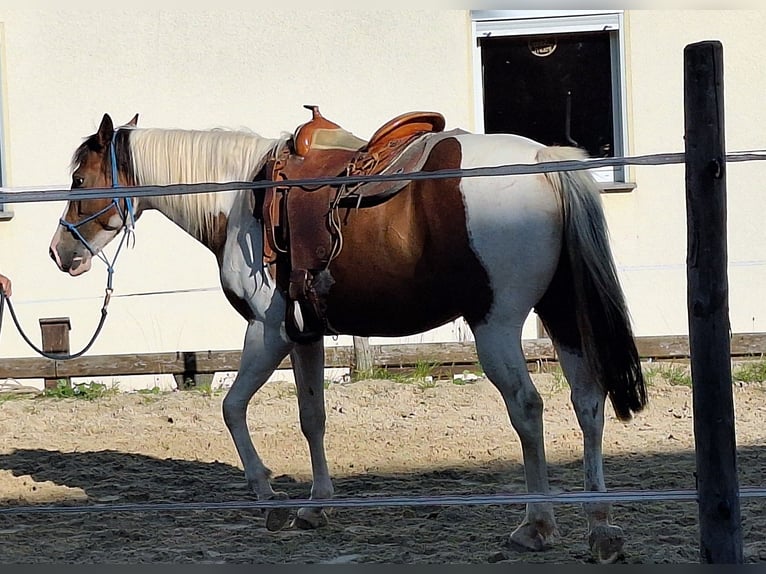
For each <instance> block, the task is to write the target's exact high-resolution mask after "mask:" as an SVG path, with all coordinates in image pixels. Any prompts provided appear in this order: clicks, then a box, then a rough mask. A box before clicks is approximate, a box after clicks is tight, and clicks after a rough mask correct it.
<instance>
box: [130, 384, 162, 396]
mask: <svg viewBox="0 0 766 574" xmlns="http://www.w3.org/2000/svg"><path fill="white" fill-rule="evenodd" d="M136 392H137V393H138V394H139V395H161V394H162V393H163V390H162V389H161V388H160V387H158V386H156V385H155V386H153V387H152V388H151V389H138V390H136Z"/></svg>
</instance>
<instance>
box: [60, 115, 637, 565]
mask: <svg viewBox="0 0 766 574" xmlns="http://www.w3.org/2000/svg"><path fill="white" fill-rule="evenodd" d="M136 119H137V117H136V118H134V119H133V120H132V121H131V122H129V123H128V124H125V125H123V126H119V127H117V128H116V129H115V127H114V124H113V122H112V120H111V118H110V117H109V115H108V114H106V115H104V117H103V119H102V121H101V124H100V126H99V129H98V132H97V133H95V134H93V135H91V136H90V137H88V138H86V139H85V140H84V142H83V143H82V144H81V145H80V146H79V147H78V148H77V150H76V151H75V153H74V157H73V160H72V188H73V189H81V188H104V187H110V186H112V185H113V184H116V185H120V186H135V185H168V184H182V183H205V182H229V181H252V180H254V178H257V177H258V174H259V173H262V171H263V169H262V168H263V166H264V163H265V162H266V161H267V158H269V157H270V155H271V154H272V153H274V150H275V149H277V147H278V146H281V145H284V144H285V142H286V140H288V139H289V137H290V136H288V135H283V136H281V137H280V138H276V139H270V138H264V137H260V136H259V135H257V134H255V133H252V132H247V131H229V130H220V129H216V130H211V131H198V130H176V129H144V128H139V127H137V126H136ZM429 153H430V156H429V157H428V159H427V161H426V162H425V164H424V166H423V168H422V171H435V170H440V169H455V168H472V167H478V166H497V165H507V164H517V163H536V162H543V161H552V160H563V159H581V158H583V157H584V156H583V154H582V153H581V152H580V151H579V150H576V149H571V148H563V147H547V146H544V145H542V144H539V143H537V142H534V141H531V140H529V139H526V138H523V137H520V136H515V135H505V134H502V135H501V134H495V135H483V134H471V133H465V132H463V133H460V134H457V135H455V136H454V137H447V138H444V139H443V140H442V141H440V142H439V143H438V144H437V145H435V146H434V147H433V149H431V150H430V152H429ZM115 178H116V180H117V181H114V179H115ZM258 193H261V190H256V191H253V190H252V189H250V190H239V191H230V192H211V193H198V194H181V195H175V196H174V195H167V196H156V197H135V198H132V201H129V200H125V199H115V200H110V199H102V198H92V199H90V198H89V199H81V200H77V201H74V200H73V201H70V202H69V203H68V204H67V207H66V209H65V211H64V215H63V218H62V220H61V221H60V222H59V224H58V226H57V229H56V231H55V234H54V236H53V239H52V242H51V244H50V255H51V257H52V258H53V260H54V261H55V262H56V264H57V265H58V267H59V268H60V269H61V270H62V271H64V272H67V273H69V274H70V275H73V276H74V275H80V274H82V273H84V272H86V271H87V270H88V269H89V268H90V266H91V260H92V257H93V256H94V255H98V254H99V253H100V251H101V249H102V248H103V247H104V246H105V245H107V244H108V243H109V242H110V241H111V240H112V239H114V238H115V236H117V235H118V233H119V232H120V230H121V229H123V228H124V227H125V226H126V225H128V224H130V223H132V221H134V220H137V219H138V218H139V217H140V216H141V214H142V213H143V212H144V211H145V210H147V209H157V210H159V211H160V212H161V213H163V214H164V215H165V216H166V217H167V218H169V219H170V220H172V221H173V222H175V223H176V224H177V225H179V226H180V227H181V228H183V229H184V230H185V231H186V232H188V233H189V234H191V235H192V236H193V237H194V238H196V239H197V240H199V241H200V242H201V243H202V244H204V245H205V246H207V247H208V248H209V249H210V251H212V253H213V254H214V255H215V257H216V259H217V261H218V264H219V267H220V281H221V286H222V288H223V292H224V293H225V295H226V297H227V298H228V300H229V301H230V302H231V304H232V305H233V306H234V307H235V308H236V310H237V311H238V312H239V313H240V314H241V315H242V317H243V318H244V319H245V320H246V321H247V328H246V332H245V341H244V348H243V351H242V359H241V364H240V367H239V371H238V373H237V376H236V379H235V381H234V383H233V385H232V386H231V388H230V389H229V391H228V393H227V394H226V396H225V398H224V400H223V408H222V410H223V418H224V421H225V424H226V426H227V428H228V430H229V432H230V434H231V437H232V440H233V442H234V445H235V447H236V449H237V452H238V454H239V457H240V459H241V461H242V464H243V467H244V473H245V476H246V478H247V481H248V485H249V486H250V487H251V488H252V490H253V491H254V492H255V494H256V495H257V497H258V498H259V499H274V498H277V499H280V498H285V497H286V494H284V493H281V492H275V491H274V490H273V489H272V486H271V483H270V479H269V477H270V474H271V472H270V470H269V469H268V468H267V467H266V466H265V465H264V463H263V462H262V460H261V458H260V457H259V455H258V453H257V451H256V449H255V447H254V445H253V441H252V439H251V437H250V434H249V432H248V427H247V422H246V410H247V405H248V403H249V401H250V400H251V398H252V397H253V395H254V394H255V393H256V391H258V389H259V388H260V387H261V386H262V385H263V384H264V383H265V382H266V380H267V379H268V378H269V376H270V375H271V374H272V373H273V372H274V370H275V369H276V367H277V366H278V365H279V363H280V362H281V361H282V360H283V359H284V358H285V357H286V356H287V355H288V354H289V355H290V358H291V361H292V365H293V369H294V372H295V377H296V387H297V397H298V404H299V413H300V414H299V416H300V425H301V430H302V432H303V434H304V436H305V437H306V440H307V441H308V446H309V451H310V457H311V466H312V473H313V482H312V488H311V497H312V499H330V498H331V497H332V495H333V484H332V481H331V478H330V475H329V471H328V466H327V460H326V455H325V447H324V435H325V406H324V394H323V368H324V346H323V341H322V340H321V337H320V340H318V341H314V342H301V343H296V342H295V341H294V340H293V339H291V338H290V337H289V336H288V334H287V332H286V328H285V311H286V306H287V303H288V299H287V294H286V293H285V291H284V289H283V288H281V287H280V286H279V285H278V284H277V283H276V282H275V280H274V279H273V278H272V277H271V275H270V273H269V272H268V270H267V265H266V264H264V263H263V261H264V258H263V248H264V239H263V237H264V235H263V227H262V225H263V222H262V219H261V217H259V214H258V212H257V210H256V205H257V195H258ZM341 221H342V226H343V228H342V231H343V238H344V246H343V250H342V251H341V252H340V254H339V255H338V257H337V258H336V259H335V260H333V262H332V265H331V266H330V271H331V273H332V276H333V279H334V281H335V282H334V284H333V285H332V287H331V289H330V291H329V295H328V299H327V318H328V321H329V323H331V324H332V325H333V327H334V328H335V329H336V330H337V331H338V332H340V333H344V334H349V335H359V336H371V335H376V336H392V337H396V336H404V335H410V334H414V333H419V332H423V331H425V330H428V329H431V328H434V327H436V326H439V325H442V324H445V323H447V322H449V321H452V320H454V319H456V318H458V317H460V316H462V317H464V318H465V319H466V321H467V322H468V324H469V325H470V327H471V329H472V332H473V334H474V337H475V343H476V350H477V353H478V357H479V360H480V362H481V366H482V368H483V371H484V373H485V374H486V376H487V377H488V378H489V380H490V381H492V383H493V384H494V385H495V387H496V388H497V389H498V391H499V392H500V395H501V397H502V399H503V401H504V403H505V406H506V407H507V409H508V416H509V418H510V422H511V425H512V426H513V428H514V429H515V430H516V432H517V433H518V436H519V438H520V442H521V447H522V453H523V462H524V472H525V478H526V485H527V490H528V491H529V492H531V493H542V494H547V493H549V491H550V489H549V483H548V476H547V474H548V473H547V466H546V458H545V447H544V441H543V419H542V413H543V401H542V399H541V397H540V394H539V393H538V392H537V390H536V389H535V387H534V385H533V382H532V380H531V377H530V375H529V373H528V370H527V365H526V362H525V358H524V355H523V352H522V344H521V333H522V325H523V323H524V321H525V319H526V318H527V316H528V315H529V313H530V311H531V310H532V309H535V311H536V312H537V314H538V316H539V317H540V319H541V320H542V322H543V324H544V326H545V328H546V329H547V332H548V333H549V335H550V337H551V339H552V342H553V344H554V346H555V349H556V352H557V353H558V357H559V359H560V364H561V368H562V370H563V373H564V375H565V376H566V379H567V381H568V383H569V385H570V388H571V399H572V403H573V406H574V410H575V413H576V415H577V420H578V422H579V425H580V427H581V428H582V433H583V444H584V449H583V466H584V488H585V490H586V491H605V490H606V486H605V481H604V470H603V460H602V436H603V428H604V417H605V414H604V413H605V399H606V397H609V399H610V401H611V404H612V406H613V410H614V413H615V415H616V416H617V418H618V419H620V420H623V421H627V420H629V419H630V418H631V417H632V415H633V414H634V413H636V412H639V411H641V409H642V408H643V407H644V406H645V404H646V401H647V397H646V389H645V386H644V381H643V378H642V373H641V366H640V361H639V356H638V352H637V349H636V346H635V342H634V337H633V333H632V329H631V325H630V319H629V315H628V313H627V310H626V305H625V301H624V295H623V292H622V290H621V287H620V285H619V282H618V278H617V273H616V270H615V265H614V261H613V257H612V254H611V250H610V246H609V243H608V232H607V228H606V223H605V218H604V214H603V209H602V205H601V200H600V196H599V191H598V189H597V186H596V185H595V183H594V181H593V179H592V178H591V176H590V174H589V173H588V172H587V171H584V170H577V171H569V172H566V171H565V172H552V173H546V174H533V175H504V176H492V177H465V178H460V177H453V178H450V179H435V178H434V179H415V180H412V181H410V182H409V183H408V184H407V185H406V187H404V188H403V189H402V190H401V191H399V192H398V193H396V194H395V195H393V196H392V197H391V198H389V199H387V200H386V201H384V202H382V203H380V204H379V205H376V206H374V207H363V208H358V209H357V208H354V207H352V208H348V209H346V210H345V211H344V214H343V217H342V218H341ZM327 506H331V502H330V500H328V505H327ZM583 506H584V510H585V514H586V518H587V525H588V538H589V544H590V546H591V550H592V552H593V553H594V556H595V558H596V559H597V560H599V561H603V562H609V561H614V560H615V559H617V558H618V557H619V556H620V555H621V554H622V547H623V541H624V537H623V532H622V530H621V529H620V527H619V526H616V525H613V524H611V523H610V518H611V516H610V515H611V507H610V505H609V504H608V503H602V502H589V503H586V504H584V505H583ZM289 515H290V513H289V510H288V509H286V508H282V509H280V508H274V509H270V510H269V511H267V512H266V526H267V528H269V529H271V530H274V529H280V528H282V527H283V526H285V525H286V524H287V522H288V520H289ZM326 521H327V516H326V514H325V512H324V510H323V509H321V508H317V507H313V506H312V507H310V508H301V509H299V511H298V513H297V517H296V518H295V519H294V521H293V524H294V525H295V526H298V527H304V528H313V527H319V526H322V525H324V524H325V523H326ZM557 535H558V531H557V527H556V521H555V517H554V510H553V505H552V504H550V503H544V502H534V503H529V504H528V505H527V507H526V515H525V518H524V520H523V521H522V523H521V524H520V525H519V526H518V527H517V528H516V529H515V530H514V531H513V532H512V534H511V541H512V542H514V543H515V544H517V545H520V546H522V547H524V548H526V549H530V550H542V549H544V548H546V547H548V546H549V545H550V544H551V543H552V542H553V541H554V540H555V539H556V537H557Z"/></svg>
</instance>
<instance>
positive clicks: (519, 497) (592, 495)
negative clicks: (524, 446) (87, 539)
mask: <svg viewBox="0 0 766 574" xmlns="http://www.w3.org/2000/svg"><path fill="white" fill-rule="evenodd" d="M739 497H740V498H763V497H766V488H762V487H744V488H741V489H740V492H739ZM671 500H673V501H679V500H680V501H696V500H697V491H696V490H661V491H652V490H644V491H642V490H635V491H612V492H566V493H561V494H550V495H543V494H484V495H482V494H476V495H441V496H413V497H408V496H371V497H350V498H332V499H326V500H302V499H292V500H274V499H272V500H257V501H256V500H253V501H250V500H238V501H231V502H157V503H127V504H88V505H78V506H59V505H42V506H15V507H6V508H0V516H2V515H5V514H81V513H88V514H89V513H105V512H167V511H199V510H211V511H216V510H217V511H221V510H256V509H260V510H266V509H271V508H321V507H332V508H371V507H372V508H382V507H402V506H491V505H503V504H529V503H546V502H550V503H556V504H581V503H588V502H600V503H604V502H610V503H620V502H666V501H671Z"/></svg>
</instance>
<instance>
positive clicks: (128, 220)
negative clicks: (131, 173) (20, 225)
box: [0, 130, 136, 360]
mask: <svg viewBox="0 0 766 574" xmlns="http://www.w3.org/2000/svg"><path fill="white" fill-rule="evenodd" d="M117 131H118V130H115V132H114V134H113V135H112V139H111V141H110V142H109V153H110V155H111V156H112V157H111V162H112V165H111V167H112V188H117V187H120V183H119V181H118V178H117V152H116V144H115V140H116V139H117ZM113 207H114V208H116V209H117V213H119V214H120V216H121V217H122V228H121V229H122V230H123V231H124V232H125V233H124V234H123V236H122V239H121V240H120V244H119V246H118V247H117V251H115V253H114V257H112V260H111V261H109V259H108V258H107V256H106V255H104V253H103V252H102V251H97V250H96V249H94V248H93V246H92V245H91V244H90V243H88V241H87V240H86V239H85V238H84V237H83V236H82V233H80V231H79V230H78V229H77V228H78V227H80V226H81V225H84V224H86V223H88V222H89V221H93V220H94V219H96V218H97V217H99V216H101V215H103V214H104V213H106V212H108V211H109V210H111V209H112V208H113ZM59 223H60V224H61V225H62V226H63V227H64V228H65V229H67V230H68V231H70V232H71V233H72V235H74V236H75V237H77V239H79V240H80V241H81V242H82V244H83V245H85V247H86V248H87V249H88V251H90V253H91V255H92V256H96V257H98V258H99V259H101V261H103V262H104V263H105V264H106V269H107V272H108V274H109V276H108V278H107V282H106V294H105V295H104V303H103V304H102V305H101V319H100V320H99V322H98V326H97V327H96V331H95V332H94V333H93V336H92V337H91V338H90V341H88V343H87V344H86V345H85V346H84V347H83V348H82V349H81V350H80V351H78V352H77V353H72V354H62V353H48V352H47V351H43V350H42V349H40V348H39V347H37V346H36V345H35V344H34V343H33V342H32V341H31V339H30V338H29V337H28V336H27V334H26V333H25V332H24V330H23V329H22V328H21V324H20V323H19V320H18V318H17V317H16V311H15V310H14V308H13V305H12V304H11V300H10V298H8V297H6V296H5V293H2V292H0V326H2V321H3V311H4V308H5V304H6V303H8V310H9V311H10V313H11V318H12V319H13V322H14V324H15V325H16V329H17V330H18V331H19V334H20V335H21V337H22V338H23V339H24V341H25V342H26V343H27V344H28V345H29V346H30V347H31V348H32V349H33V350H34V351H35V352H36V353H38V354H40V355H42V356H43V357H46V358H48V359H54V360H68V359H76V358H77V357H79V356H81V355H84V354H85V353H86V352H87V351H88V349H90V348H91V346H92V345H93V343H94V342H95V341H96V338H97V337H98V335H99V333H100V332H101V328H102V327H103V326H104V322H105V321H106V308H107V306H108V305H109V301H110V299H111V297H112V291H113V289H112V276H113V275H114V262H115V261H116V260H117V256H118V255H119V253H120V250H121V249H122V246H123V245H124V244H125V243H126V239H127V238H128V237H130V236H132V237H133V241H134V242H135V235H134V231H133V228H134V226H135V223H136V221H135V217H134V214H133V202H132V200H131V199H130V198H129V197H126V198H125V209H124V210H123V209H122V207H121V206H120V200H119V198H117V197H113V198H112V203H111V204H109V205H107V206H106V207H105V208H104V209H102V210H100V211H99V212H97V213H94V214H92V215H88V216H87V217H85V218H84V219H82V220H80V221H78V222H77V223H69V222H68V221H67V220H65V219H64V218H63V217H62V218H61V219H59Z"/></svg>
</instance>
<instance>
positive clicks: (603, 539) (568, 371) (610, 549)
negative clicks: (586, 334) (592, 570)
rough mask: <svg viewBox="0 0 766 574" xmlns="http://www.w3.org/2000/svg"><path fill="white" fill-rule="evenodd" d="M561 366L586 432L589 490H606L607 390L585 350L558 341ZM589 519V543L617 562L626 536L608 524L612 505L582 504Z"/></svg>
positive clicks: (598, 557)
mask: <svg viewBox="0 0 766 574" xmlns="http://www.w3.org/2000/svg"><path fill="white" fill-rule="evenodd" d="M556 350H557V352H558V355H559V361H560V363H561V369H562V370H563V371H564V376H565V377H566V378H567V381H568V382H569V386H570V389H571V393H572V405H573V406H574V410H575V414H576V415H577V421H578V422H579V424H580V428H581V429H582V434H583V472H584V487H585V491H586V492H605V491H606V482H605V480H604V461H603V451H602V440H603V434H604V402H605V399H606V393H605V391H604V390H603V389H602V388H601V385H599V384H597V382H596V381H594V380H593V377H592V376H591V375H590V373H589V371H588V367H587V365H586V363H585V360H584V359H583V357H582V353H580V352H579V351H575V350H573V349H571V348H568V347H566V346H564V345H562V344H560V343H557V344H556ZM583 510H584V511H585V515H586V517H587V520H588V543H589V545H590V548H591V552H592V553H593V557H594V558H595V559H596V560H598V561H599V562H606V563H610V562H614V561H615V560H617V559H618V558H620V557H621V556H622V548H623V544H624V540H625V539H624V536H623V532H622V529H621V528H620V527H619V526H614V525H611V524H609V518H610V513H611V505H610V504H609V503H606V502H590V503H585V504H583Z"/></svg>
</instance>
